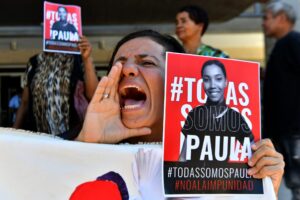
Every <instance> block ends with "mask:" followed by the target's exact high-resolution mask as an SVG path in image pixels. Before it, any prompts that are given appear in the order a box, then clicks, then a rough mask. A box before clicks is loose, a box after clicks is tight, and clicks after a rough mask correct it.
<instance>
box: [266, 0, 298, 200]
mask: <svg viewBox="0 0 300 200" xmlns="http://www.w3.org/2000/svg"><path fill="white" fill-rule="evenodd" d="M296 18H297V17H296V12H295V10H294V9H293V7H292V6H290V5H288V4H286V3H284V2H280V1H276V2H271V3H270V4H268V5H267V6H266V10H265V14H264V17H263V23H262V26H263V30H264V32H265V34H266V36H267V37H272V38H275V39H276V40H277V41H276V43H275V46H274V49H273V50H272V53H271V55H270V57H269V60H268V63H267V67H266V74H265V80H264V88H263V108H264V112H263V117H264V118H263V119H264V120H263V125H264V126H263V128H264V132H263V133H264V137H269V138H271V139H272V140H273V142H274V144H275V145H276V147H277V148H278V150H279V151H280V152H281V153H282V154H283V155H284V158H285V163H286V168H285V181H286V185H287V187H289V188H291V190H292V193H293V199H294V200H299V199H300V170H299V169H300V92H299V91H300V33H299V32H296V31H294V30H293V28H294V24H295V22H296Z"/></svg>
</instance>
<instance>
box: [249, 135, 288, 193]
mask: <svg viewBox="0 0 300 200" xmlns="http://www.w3.org/2000/svg"><path fill="white" fill-rule="evenodd" d="M252 150H253V151H254V154H253V155H252V158H251V159H249V162H248V164H249V165H250V167H251V168H250V169H249V170H248V174H249V175H252V176H253V177H254V178H264V177H266V176H269V177H271V179H272V183H273V186H274V190H275V193H276V195H278V191H279V187H280V183H281V179H282V176H283V173H284V165H285V164H284V161H283V156H282V155H281V154H280V153H278V152H277V151H276V150H275V148H274V146H273V143H272V141H271V140H270V139H263V140H261V141H258V142H256V143H255V144H253V145H252Z"/></svg>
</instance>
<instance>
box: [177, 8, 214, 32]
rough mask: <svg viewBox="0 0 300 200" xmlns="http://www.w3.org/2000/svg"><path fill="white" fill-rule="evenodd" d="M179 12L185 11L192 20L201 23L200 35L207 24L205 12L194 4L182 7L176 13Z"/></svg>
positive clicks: (207, 19)
mask: <svg viewBox="0 0 300 200" xmlns="http://www.w3.org/2000/svg"><path fill="white" fill-rule="evenodd" d="M181 12H187V13H188V14H189V17H190V18H191V20H193V21H194V22H195V23H196V24H199V23H203V30H202V33H201V35H203V34H204V33H205V31H206V30H207V27H208V25H209V18H208V15H207V12H206V11H205V10H204V9H203V8H201V7H199V6H195V5H189V6H184V7H182V8H181V9H180V10H179V11H178V12H177V13H181Z"/></svg>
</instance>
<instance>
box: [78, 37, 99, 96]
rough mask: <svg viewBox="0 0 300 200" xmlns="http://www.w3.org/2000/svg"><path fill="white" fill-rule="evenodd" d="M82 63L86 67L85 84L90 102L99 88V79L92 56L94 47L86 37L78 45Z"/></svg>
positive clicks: (86, 94)
mask: <svg viewBox="0 0 300 200" xmlns="http://www.w3.org/2000/svg"><path fill="white" fill-rule="evenodd" d="M78 47H79V49H80V52H81V56H82V61H83V65H84V83H85V96H86V97H87V98H88V99H89V100H90V99H91V98H92V97H93V94H94V92H95V90H96V88H97V84H98V78H97V74H96V71H95V67H94V64H93V58H92V56H91V52H92V46H91V44H90V42H89V41H88V40H87V38H86V37H85V36H82V37H81V38H80V41H79V45H78Z"/></svg>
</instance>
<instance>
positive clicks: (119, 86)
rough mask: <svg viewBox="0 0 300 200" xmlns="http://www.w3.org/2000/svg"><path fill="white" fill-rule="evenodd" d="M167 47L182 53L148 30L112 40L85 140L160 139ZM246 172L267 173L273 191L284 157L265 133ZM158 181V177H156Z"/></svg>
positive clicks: (82, 134) (82, 137) (86, 123)
mask: <svg viewBox="0 0 300 200" xmlns="http://www.w3.org/2000/svg"><path fill="white" fill-rule="evenodd" d="M166 51H170V52H178V53H184V50H183V49H182V47H181V46H180V44H179V43H178V42H177V41H176V40H175V39H174V38H172V37H170V36H164V35H161V34H160V33H157V32H155V31H151V30H144V31H138V32H134V33H131V34H129V35H127V36H125V37H124V38H123V39H122V40H121V41H119V43H118V44H117V46H116V48H115V50H114V52H113V55H112V58H111V61H110V65H109V66H110V67H111V70H110V72H109V74H108V75H107V76H104V77H103V78H102V79H101V81H100V82H99V84H98V87H97V89H96V91H95V94H94V96H93V98H92V100H91V102H90V104H89V106H88V109H87V114H86V116H85V120H84V123H83V127H82V129H81V131H80V133H79V135H78V137H77V138H76V140H78V141H82V142H90V143H110V144H113V143H119V142H130V143H138V142H148V143H149V142H161V141H162V132H163V102H164V74H165V55H166V54H165V53H166ZM253 150H254V153H253V156H252V158H251V159H249V162H248V163H249V165H250V169H249V171H248V173H249V174H250V175H253V177H254V178H264V177H266V176H270V177H271V179H272V182H273V186H274V190H275V192H276V193H278V189H279V186H280V182H281V178H282V175H283V166H284V162H283V157H282V156H281V154H280V153H278V152H276V151H275V149H274V147H273V144H272V142H271V141H270V140H269V139H264V140H261V141H259V142H257V143H255V144H254V145H253ZM156 181H157V184H159V183H160V182H161V179H159V180H156Z"/></svg>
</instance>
